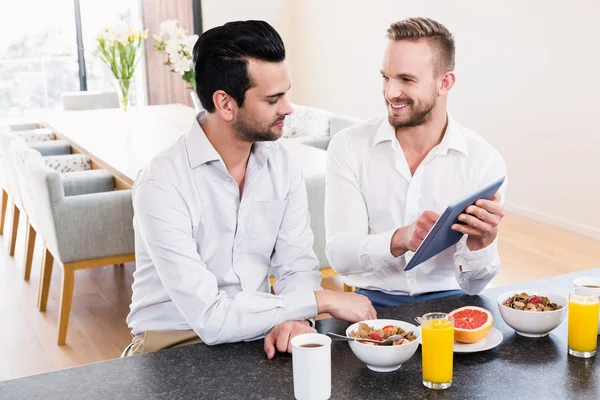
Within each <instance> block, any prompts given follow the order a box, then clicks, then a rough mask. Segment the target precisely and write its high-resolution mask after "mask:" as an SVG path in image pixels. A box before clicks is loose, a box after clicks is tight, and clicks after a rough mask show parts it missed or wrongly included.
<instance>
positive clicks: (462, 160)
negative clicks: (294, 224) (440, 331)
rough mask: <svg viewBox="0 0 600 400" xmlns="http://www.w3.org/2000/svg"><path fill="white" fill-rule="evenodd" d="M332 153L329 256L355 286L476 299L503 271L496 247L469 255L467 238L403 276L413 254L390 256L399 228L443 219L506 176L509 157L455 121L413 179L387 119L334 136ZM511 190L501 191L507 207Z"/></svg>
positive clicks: (328, 198) (328, 193) (327, 213)
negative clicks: (430, 215) (460, 293)
mask: <svg viewBox="0 0 600 400" xmlns="http://www.w3.org/2000/svg"><path fill="white" fill-rule="evenodd" d="M327 152H328V161H327V185H326V197H325V222H326V228H327V229H326V230H327V248H326V253H327V257H328V259H329V262H330V263H331V266H332V267H333V268H334V269H335V270H336V271H337V272H338V274H340V275H342V276H344V277H345V282H346V284H348V285H352V286H356V287H359V288H364V289H372V290H379V291H383V292H386V293H390V294H403V295H412V296H415V295H419V294H423V293H428V292H437V291H443V290H453V289H459V288H460V289H463V290H464V291H465V292H466V293H467V294H477V293H479V292H480V291H481V290H483V289H484V288H485V286H486V285H487V284H488V283H489V281H490V280H491V279H492V278H493V277H494V275H496V273H497V272H498V269H499V268H500V259H499V256H498V251H497V240H496V241H494V242H493V243H492V244H491V245H490V246H488V247H486V248H484V249H481V250H479V251H469V248H468V247H467V246H466V238H467V236H466V235H465V236H463V238H462V239H461V241H460V242H459V243H457V244H456V245H455V246H452V247H450V248H449V249H447V250H445V251H443V252H442V253H440V254H438V255H437V256H435V257H433V258H430V259H429V260H427V261H425V262H424V263H422V264H420V265H419V266H418V267H416V268H414V269H412V270H410V271H404V267H405V266H406V264H407V263H408V261H410V259H411V258H412V256H413V255H414V252H408V253H406V254H404V255H402V256H400V257H398V258H394V257H393V256H392V254H391V253H390V244H391V239H392V235H393V234H394V232H395V231H396V229H398V228H400V227H403V226H407V225H410V224H411V223H413V222H414V221H415V220H416V219H417V218H418V217H419V216H420V215H421V214H422V213H423V212H424V211H426V210H431V211H435V212H437V213H438V214H442V213H443V211H444V210H445V209H446V207H447V206H448V205H450V204H451V203H452V202H454V201H455V200H458V199H459V198H461V197H463V196H465V195H467V194H469V193H471V192H473V191H475V190H477V189H478V188H480V187H482V186H484V185H486V184H488V183H490V182H492V181H493V180H495V179H497V178H499V177H501V176H506V165H505V163H504V160H503V159H502V156H501V155H500V154H499V153H498V152H497V151H496V150H495V149H494V148H492V147H491V146H490V145H489V144H488V143H487V142H486V141H485V140H484V139H483V138H481V137H480V136H478V135H477V134H475V133H474V132H472V131H470V130H468V129H465V128H463V127H462V126H460V125H459V124H458V123H457V122H456V121H454V120H453V119H452V117H451V116H450V115H448V126H447V129H446V132H445V134H444V137H443V138H442V141H441V142H440V144H438V145H437V146H436V147H434V148H433V149H432V150H431V151H430V152H429V154H428V155H427V156H426V157H425V159H424V160H423V162H422V163H421V164H420V165H419V167H418V168H417V169H416V171H415V174H414V176H412V175H411V172H410V169H409V166H408V163H407V161H406V158H405V156H404V152H403V151H402V148H401V147H400V144H399V142H398V140H397V138H396V135H395V129H394V128H393V127H392V126H391V125H390V124H389V123H388V120H387V117H380V118H376V119H373V120H370V121H367V122H364V123H361V124H358V125H355V126H353V127H350V128H348V129H346V130H344V131H342V132H340V133H338V134H337V135H336V136H334V137H333V139H332V140H331V143H330V145H329V148H328V150H327ZM505 189H506V183H504V185H503V186H502V187H501V189H500V194H501V198H502V201H504V198H505Z"/></svg>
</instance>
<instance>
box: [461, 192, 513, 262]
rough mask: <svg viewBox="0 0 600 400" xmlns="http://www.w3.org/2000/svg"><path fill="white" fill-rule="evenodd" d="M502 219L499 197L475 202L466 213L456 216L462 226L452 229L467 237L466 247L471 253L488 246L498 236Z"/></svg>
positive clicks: (502, 209)
mask: <svg viewBox="0 0 600 400" xmlns="http://www.w3.org/2000/svg"><path fill="white" fill-rule="evenodd" d="M503 217H504V205H503V204H501V203H500V195H499V194H498V193H496V195H495V196H494V197H493V198H492V200H491V201H490V200H484V199H481V200H477V202H476V203H475V205H472V206H469V207H468V208H467V209H466V212H465V213H463V214H460V215H459V216H458V220H459V221H461V222H463V223H464V224H465V225H462V224H454V225H452V229H453V230H455V231H458V232H461V233H464V234H466V235H468V238H467V247H468V248H469V250H471V251H475V250H481V249H483V248H485V247H487V246H489V245H490V244H491V243H492V242H493V241H494V240H495V239H496V237H497V236H498V225H499V224H500V221H501V220H502V218H503Z"/></svg>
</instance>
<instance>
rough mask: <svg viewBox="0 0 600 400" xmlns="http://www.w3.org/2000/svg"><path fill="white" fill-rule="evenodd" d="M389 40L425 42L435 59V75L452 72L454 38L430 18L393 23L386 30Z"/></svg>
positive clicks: (416, 18)
mask: <svg viewBox="0 0 600 400" xmlns="http://www.w3.org/2000/svg"><path fill="white" fill-rule="evenodd" d="M387 37H388V39H390V40H410V41H417V40H426V41H427V42H428V43H429V45H430V46H431V48H432V49H433V52H434V54H435V57H436V66H435V71H436V73H438V74H440V73H442V72H446V71H453V70H454V52H455V47H454V37H453V36H452V33H450V31H449V30H448V28H446V27H445V26H444V25H442V24H440V23H439V22H437V21H434V20H433V19H431V18H422V17H415V18H408V19H405V20H402V21H398V22H394V23H393V24H391V25H390V27H389V28H388V30H387Z"/></svg>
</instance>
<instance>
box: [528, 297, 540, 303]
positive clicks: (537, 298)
mask: <svg viewBox="0 0 600 400" xmlns="http://www.w3.org/2000/svg"><path fill="white" fill-rule="evenodd" d="M541 302H542V296H533V297H532V298H531V300H529V303H530V304H538V303H541Z"/></svg>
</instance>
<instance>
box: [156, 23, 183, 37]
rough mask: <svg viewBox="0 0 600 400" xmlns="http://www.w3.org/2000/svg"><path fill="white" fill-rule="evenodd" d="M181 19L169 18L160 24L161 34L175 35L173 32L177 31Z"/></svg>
mask: <svg viewBox="0 0 600 400" xmlns="http://www.w3.org/2000/svg"><path fill="white" fill-rule="evenodd" d="M177 24H179V21H177V20H176V19H168V20H166V21H164V22H163V23H161V24H160V36H164V35H165V34H168V35H169V36H173V32H175V31H177V29H178V27H177Z"/></svg>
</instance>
